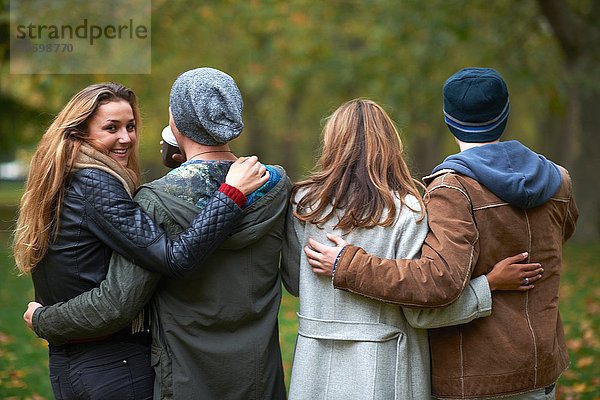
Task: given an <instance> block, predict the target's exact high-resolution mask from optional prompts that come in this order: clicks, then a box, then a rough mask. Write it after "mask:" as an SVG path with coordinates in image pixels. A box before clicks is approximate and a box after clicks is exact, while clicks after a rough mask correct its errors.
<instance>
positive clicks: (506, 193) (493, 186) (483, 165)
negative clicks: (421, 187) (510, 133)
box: [433, 140, 562, 208]
mask: <svg viewBox="0 0 600 400" xmlns="http://www.w3.org/2000/svg"><path fill="white" fill-rule="evenodd" d="M443 169H452V170H454V171H456V172H458V173H459V174H462V175H466V176H468V177H470V178H473V179H475V180H476V181H477V182H479V183H481V184H482V185H483V186H485V187H486V188H488V189H489V190H490V191H491V192H492V193H494V194H495V195H496V196H498V197H499V198H501V199H502V200H504V201H506V202H507V203H509V204H511V205H513V206H516V207H519V208H533V207H537V206H539V205H542V204H544V203H545V202H546V201H548V200H549V199H550V198H551V197H552V196H553V195H554V193H556V191H557V190H558V188H559V187H560V185H561V181H562V177H561V173H560V170H559V169H558V167H557V166H556V164H554V163H553V162H552V161H549V160H548V159H547V158H545V157H544V156H542V155H540V154H537V153H535V152H533V151H531V150H530V149H528V148H527V147H525V146H523V145H522V144H521V143H519V142H517V141H516V140H511V141H507V142H498V143H491V144H487V145H485V146H479V147H473V148H471V149H468V150H465V151H462V152H460V153H458V154H454V155H451V156H449V157H447V158H446V159H445V160H444V162H442V163H441V164H440V165H438V166H437V167H435V168H434V169H433V173H436V172H438V171H441V170H443Z"/></svg>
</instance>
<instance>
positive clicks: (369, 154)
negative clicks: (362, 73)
mask: <svg viewBox="0 0 600 400" xmlns="http://www.w3.org/2000/svg"><path fill="white" fill-rule="evenodd" d="M417 185H419V186H421V187H423V186H422V185H421V184H420V183H419V182H418V181H416V180H415V179H413V178H412V176H411V174H410V171H409V169H408V166H407V165H406V162H405V160H404V157H403V146H402V141H401V140H400V135H399V134H398V130H397V129H396V126H395V125H394V122H393V121H392V120H391V119H390V117H389V116H388V115H387V113H386V112H385V110H384V109H383V108H382V107H381V106H379V105H378V104H377V103H375V102H373V101H371V100H368V99H356V100H351V101H349V102H347V103H344V104H342V105H341V106H340V107H339V108H338V109H337V110H335V111H334V112H333V114H331V115H330V116H329V118H328V119H327V122H326V124H325V127H324V129H323V149H322V154H321V157H320V158H319V160H318V162H317V164H316V166H315V169H314V171H313V172H312V174H311V175H310V176H309V177H308V178H307V179H306V180H303V181H301V182H298V183H297V184H295V185H294V188H293V191H292V198H294V195H295V194H296V193H297V192H298V191H299V190H302V193H303V195H302V198H300V199H299V201H298V203H297V205H296V207H295V210H294V216H295V217H296V218H298V219H300V220H301V221H305V222H309V223H312V224H316V225H318V226H322V224H323V223H324V222H327V221H329V220H330V219H331V218H333V217H334V216H335V214H336V211H337V210H340V211H341V218H340V219H339V220H338V222H337V223H336V225H335V227H336V228H339V229H341V230H343V231H346V232H349V231H352V230H353V229H354V228H358V227H361V228H371V227H374V226H377V225H380V226H391V225H393V224H394V222H395V219H396V213H397V212H398V211H399V210H396V206H395V203H394V196H397V197H398V198H399V200H400V202H401V203H400V204H401V206H402V205H404V206H407V207H408V205H406V203H405V202H404V197H405V196H406V195H408V194H412V195H413V196H415V197H416V198H417V199H418V201H419V204H420V205H421V210H420V219H423V217H424V215H425V214H424V213H425V211H424V210H425V206H424V205H423V201H422V199H421V194H420V193H419V191H418V189H417ZM328 206H331V209H329V211H326V210H327V209H328ZM414 211H416V210H414Z"/></svg>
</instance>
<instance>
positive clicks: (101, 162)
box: [73, 143, 137, 197]
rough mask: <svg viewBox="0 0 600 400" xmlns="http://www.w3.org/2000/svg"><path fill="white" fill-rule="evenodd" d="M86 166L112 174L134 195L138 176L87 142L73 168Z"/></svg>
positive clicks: (82, 146)
mask: <svg viewBox="0 0 600 400" xmlns="http://www.w3.org/2000/svg"><path fill="white" fill-rule="evenodd" d="M84 168H96V169H100V170H102V171H104V172H107V173H109V174H111V175H112V176H114V177H115V178H117V179H118V180H119V181H120V182H121V183H122V184H123V187H125V190H127V193H129V195H130V196H131V197H133V194H134V192H135V189H136V188H137V185H136V181H137V178H136V176H135V174H134V172H133V171H132V170H130V169H129V168H125V167H123V166H122V165H121V164H119V163H118V162H117V161H115V160H113V159H112V158H110V157H109V156H107V155H106V154H104V153H102V152H100V151H98V150H96V149H94V148H93V147H92V146H90V145H89V144H86V143H82V144H81V147H80V148H79V152H78V153H77V157H76V158H75V163H74V164H73V170H79V169H84Z"/></svg>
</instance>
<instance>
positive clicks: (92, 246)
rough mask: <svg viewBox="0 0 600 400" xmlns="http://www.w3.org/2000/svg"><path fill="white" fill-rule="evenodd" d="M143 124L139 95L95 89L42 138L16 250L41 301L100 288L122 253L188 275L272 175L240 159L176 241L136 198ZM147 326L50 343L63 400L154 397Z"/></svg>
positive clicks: (79, 97) (110, 87)
mask: <svg viewBox="0 0 600 400" xmlns="http://www.w3.org/2000/svg"><path fill="white" fill-rule="evenodd" d="M140 122H141V121H140V117H139V110H138V106H137V101H136V97H135V94H134V93H133V91H131V90H130V89H128V88H126V87H124V86H122V85H119V84H116V83H104V84H95V85H91V86H88V87H86V88H85V89H83V90H82V91H80V92H79V93H77V94H76V95H75V96H73V98H72V99H71V100H70V101H69V102H68V103H67V105H66V106H65V107H64V108H63V110H62V111H61V112H60V113H59V114H58V116H57V117H56V118H55V120H54V121H53V122H52V124H51V125H50V127H49V128H48V130H47V131H46V133H45V134H44V135H43V137H42V139H41V140H40V143H39V145H38V147H37V149H36V152H35V154H34V156H33V159H32V161H31V167H30V172H29V177H28V179H27V183H26V186H25V192H24V195H23V198H22V200H21V205H20V211H19V218H18V222H17V228H16V231H15V239H14V246H13V251H14V257H15V262H16V265H17V267H18V268H19V270H20V271H21V272H22V273H31V276H32V279H33V284H34V288H35V297H36V301H37V302H39V303H41V304H43V305H52V304H56V303H59V302H63V301H66V300H68V299H70V298H73V297H75V296H77V295H78V294H80V293H83V292H86V291H88V290H90V289H92V288H94V287H96V286H98V285H99V283H100V282H101V281H102V280H103V279H104V278H105V275H106V272H107V268H108V264H109V261H110V258H111V254H112V252H113V251H117V252H119V253H121V254H122V255H124V256H126V257H128V258H130V259H131V260H133V261H134V262H135V263H136V264H138V265H140V266H142V267H144V268H147V269H150V270H152V271H156V272H161V273H164V274H168V275H171V276H181V275H185V274H187V273H189V271H192V270H193V269H194V268H196V267H198V266H199V265H200V264H201V262H202V260H203V259H204V258H205V257H206V256H207V255H208V254H210V252H211V251H212V250H214V249H215V247H216V245H217V244H218V243H219V242H220V241H221V240H223V239H224V238H225V236H226V235H227V233H228V232H229V231H230V229H231V228H233V226H234V225H235V223H236V221H237V219H238V217H239V216H240V215H241V206H243V204H244V203H245V201H246V199H245V194H249V193H251V192H252V191H253V190H255V189H256V188H258V187H259V186H260V185H262V184H263V183H264V182H265V181H266V180H267V179H268V173H265V171H264V167H262V166H260V164H258V163H257V160H256V158H255V157H251V158H249V159H245V158H242V159H239V160H238V161H237V162H236V163H234V165H233V166H232V168H231V170H230V172H229V174H228V175H227V180H226V181H227V184H224V185H222V186H221V188H220V189H219V191H217V192H215V194H214V196H213V198H212V199H211V201H210V202H209V204H208V205H207V206H206V207H205V208H204V210H203V211H202V213H201V214H200V215H199V216H198V217H197V218H196V219H195V220H194V221H192V223H191V225H190V228H189V229H188V230H187V231H185V232H183V233H182V234H181V235H180V236H179V237H177V238H176V239H175V240H169V239H168V238H167V237H166V235H165V233H164V231H163V230H162V229H161V228H160V227H159V226H157V225H156V224H155V223H154V222H153V221H152V220H151V219H150V218H149V217H148V216H147V215H146V214H144V212H143V211H142V210H141V208H140V207H139V205H138V204H137V203H135V202H134V201H133V200H132V198H131V196H132V194H133V193H134V191H135V190H136V188H137V186H138V184H139V182H140V172H139V162H138V136H139V133H140ZM238 188H239V189H238ZM215 216H218V220H217V219H215V218H216V217H215ZM143 328H144V327H143V326H141V327H140V326H133V325H130V326H128V327H127V328H125V329H123V330H121V331H119V332H117V333H116V334H114V335H111V336H108V337H99V338H95V339H92V340H85V341H78V342H71V343H67V344H65V345H61V346H53V345H50V346H49V354H50V363H49V367H50V380H51V383H52V389H53V391H54V395H55V397H56V398H57V399H71V398H91V399H107V398H110V399H119V398H131V399H145V398H151V397H152V386H153V370H152V367H151V366H150V362H149V340H148V339H149V338H148V334H147V331H146V330H145V329H143Z"/></svg>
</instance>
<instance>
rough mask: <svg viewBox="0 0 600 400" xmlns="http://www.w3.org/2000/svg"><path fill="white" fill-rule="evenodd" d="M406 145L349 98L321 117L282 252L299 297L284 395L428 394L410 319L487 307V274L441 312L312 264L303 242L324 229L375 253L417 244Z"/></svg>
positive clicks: (483, 311) (465, 317)
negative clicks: (349, 283) (337, 282)
mask: <svg viewBox="0 0 600 400" xmlns="http://www.w3.org/2000/svg"><path fill="white" fill-rule="evenodd" d="M403 151H404V150H403V145H402V142H401V140H400V136H399V133H398V130H397V129H396V127H395V125H394V123H393V121H392V120H391V119H390V117H389V116H388V115H387V113H386V112H385V110H384V109H383V108H382V107H381V106H379V105H378V104H376V103H375V102H373V101H371V100H367V99H357V100H352V101H349V102H347V103H345V104H343V105H341V106H340V107H339V108H338V109H337V110H336V111H335V112H333V114H331V116H330V117H329V118H328V119H327V122H326V124H325V127H324V134H323V148H322V154H321V156H320V158H319V160H318V162H317V165H316V167H315V169H314V171H313V172H312V173H311V175H310V176H309V177H308V178H307V179H305V180H303V181H301V182H299V183H297V184H296V185H294V188H293V190H292V199H291V209H290V211H289V212H288V221H287V222H288V224H287V232H286V243H285V246H284V251H283V256H282V268H283V271H284V272H285V274H286V275H285V276H286V277H289V278H288V279H286V280H285V281H286V284H287V286H289V290H290V291H291V292H293V293H296V294H298V293H299V297H300V310H299V313H298V338H297V342H296V350H295V353H294V362H293V366H292V376H291V385H290V392H289V396H290V399H317V398H319V399H329V400H331V399H340V400H341V399H350V398H352V399H361V400H365V399H430V398H431V390H430V384H429V380H430V375H429V373H430V372H429V364H430V360H429V348H428V341H427V331H426V330H425V329H418V328H415V327H413V326H412V325H411V324H414V325H415V326H419V325H422V326H434V325H437V326H442V325H454V324H459V323H465V322H469V321H470V320H472V319H474V318H476V317H481V316H486V315H489V313H490V307H491V295H490V292H489V289H488V286H487V283H486V282H485V279H486V278H485V277H480V278H477V279H476V280H473V281H472V282H471V283H469V286H468V288H467V289H465V291H464V293H463V295H462V296H461V297H460V298H459V299H458V300H457V301H456V302H455V303H454V304H453V305H451V306H449V307H447V308H446V309H444V310H442V311H440V313H438V310H423V311H418V310H409V309H403V308H401V307H399V306H396V305H393V304H387V303H383V302H380V301H377V300H374V299H370V298H368V297H364V296H360V295H356V294H353V293H350V292H347V291H342V290H335V289H334V288H333V286H332V284H331V274H330V275H328V276H323V275H322V274H318V273H313V271H314V272H318V271H315V269H311V265H309V262H308V259H307V256H306V254H305V253H304V251H302V250H303V249H302V246H303V245H305V244H306V243H309V239H315V240H316V241H320V242H324V241H326V240H327V239H328V238H330V237H331V238H332V237H333V236H330V235H328V233H329V232H331V233H334V234H336V235H339V236H344V239H345V240H347V241H348V242H350V243H353V244H357V243H359V244H358V245H359V246H361V247H363V248H365V249H368V251H369V252H370V253H372V254H376V255H378V256H380V257H386V258H414V257H415V256H417V255H418V254H419V253H420V249H421V245H422V243H423V241H424V239H425V236H426V235H427V231H428V227H427V220H426V216H425V212H424V210H425V207H424V205H423V201H422V199H421V195H420V193H419V190H418V187H419V186H420V184H419V183H418V182H417V181H415V180H414V179H413V178H412V176H411V174H410V171H409V168H408V166H407V164H406V162H405V160H404V154H403ZM305 251H306V252H307V254H310V252H311V249H310V247H307V248H306V249H305ZM498 279H500V280H502V279H509V278H508V277H501V278H498ZM422 290H428V288H426V287H423V289H422ZM432 290H434V289H432ZM442 312H443V313H445V314H443V315H442V314H441V313H442Z"/></svg>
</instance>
